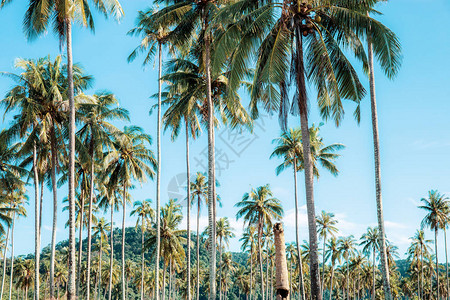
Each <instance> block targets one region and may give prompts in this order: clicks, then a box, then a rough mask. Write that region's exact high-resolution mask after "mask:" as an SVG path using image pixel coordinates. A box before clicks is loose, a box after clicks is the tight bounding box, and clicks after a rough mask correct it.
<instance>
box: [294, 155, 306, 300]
mask: <svg viewBox="0 0 450 300" xmlns="http://www.w3.org/2000/svg"><path fill="white" fill-rule="evenodd" d="M294 199H295V242H296V243H297V256H298V269H299V273H300V274H299V278H298V280H299V282H298V285H299V291H300V295H301V298H300V300H305V299H306V298H305V285H304V284H303V263H302V254H301V252H300V239H299V234H298V223H299V220H298V196H297V158H295V157H294ZM291 280H292V279H291Z"/></svg>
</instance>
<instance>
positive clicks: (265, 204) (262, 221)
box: [235, 184, 283, 300]
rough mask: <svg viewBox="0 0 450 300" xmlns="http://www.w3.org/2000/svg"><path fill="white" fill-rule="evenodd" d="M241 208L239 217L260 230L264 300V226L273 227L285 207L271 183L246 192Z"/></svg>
mask: <svg viewBox="0 0 450 300" xmlns="http://www.w3.org/2000/svg"><path fill="white" fill-rule="evenodd" d="M235 206H236V207H238V208H240V209H239V211H238V212H237V213H236V217H237V219H239V218H244V221H245V223H247V224H248V225H255V226H257V230H258V258H259V271H260V275H261V295H262V299H263V300H264V299H265V297H264V273H263V264H262V249H261V238H262V234H263V230H264V226H269V227H272V220H280V219H281V218H282V216H283V208H282V206H281V203H280V200H278V199H277V198H274V197H273V193H272V191H271V190H270V187H269V185H268V184H267V185H264V186H260V187H258V188H256V189H252V190H251V191H250V193H245V194H244V196H243V197H242V200H241V201H240V202H238V203H236V205H235Z"/></svg>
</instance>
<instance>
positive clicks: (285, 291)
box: [273, 223, 290, 300]
mask: <svg viewBox="0 0 450 300" xmlns="http://www.w3.org/2000/svg"><path fill="white" fill-rule="evenodd" d="M273 233H274V240H275V278H276V285H275V289H276V291H277V300H285V299H286V300H289V294H290V291H289V277H288V270H287V262H286V246H285V241H284V230H283V225H281V223H276V224H275V225H274V226H273Z"/></svg>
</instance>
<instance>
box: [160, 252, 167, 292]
mask: <svg viewBox="0 0 450 300" xmlns="http://www.w3.org/2000/svg"><path fill="white" fill-rule="evenodd" d="M166 269H167V266H166V262H165V260H164V263H163V278H162V281H163V282H162V297H161V299H162V300H165V299H166Z"/></svg>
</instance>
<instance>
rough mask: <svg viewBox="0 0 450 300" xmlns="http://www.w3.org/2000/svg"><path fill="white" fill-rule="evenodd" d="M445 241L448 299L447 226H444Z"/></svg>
mask: <svg viewBox="0 0 450 300" xmlns="http://www.w3.org/2000/svg"><path fill="white" fill-rule="evenodd" d="M444 243H445V281H446V286H447V290H446V291H447V292H446V293H447V295H446V298H447V299H448V294H449V288H448V256H447V229H446V228H445V227H444Z"/></svg>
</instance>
